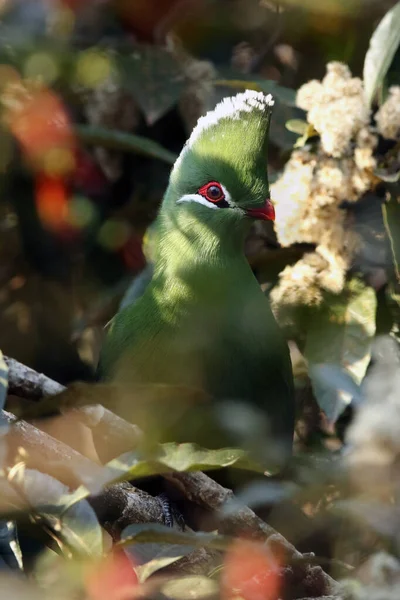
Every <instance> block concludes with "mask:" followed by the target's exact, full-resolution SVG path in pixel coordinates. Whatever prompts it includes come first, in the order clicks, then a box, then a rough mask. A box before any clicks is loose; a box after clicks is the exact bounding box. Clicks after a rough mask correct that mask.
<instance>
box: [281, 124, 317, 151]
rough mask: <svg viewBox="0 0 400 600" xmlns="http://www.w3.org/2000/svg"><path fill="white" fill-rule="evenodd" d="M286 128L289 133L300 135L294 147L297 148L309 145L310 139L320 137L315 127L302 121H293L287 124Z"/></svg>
mask: <svg viewBox="0 0 400 600" xmlns="http://www.w3.org/2000/svg"><path fill="white" fill-rule="evenodd" d="M285 127H286V129H287V130H288V131H291V132H292V133H298V134H299V135H300V137H299V138H297V141H296V143H295V145H294V147H295V148H302V147H303V146H304V145H305V144H306V143H307V140H308V138H310V137H312V136H314V135H318V131H317V130H316V129H315V128H314V126H313V125H311V123H307V122H306V121H303V120H302V119H291V120H290V121H287V123H285Z"/></svg>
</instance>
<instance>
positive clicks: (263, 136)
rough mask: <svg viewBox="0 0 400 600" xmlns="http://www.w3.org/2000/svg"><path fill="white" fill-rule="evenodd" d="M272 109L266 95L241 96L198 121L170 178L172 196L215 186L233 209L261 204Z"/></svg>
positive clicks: (265, 191)
mask: <svg viewBox="0 0 400 600" xmlns="http://www.w3.org/2000/svg"><path fill="white" fill-rule="evenodd" d="M273 105H274V100H273V98H272V96H271V94H268V95H266V94H263V93H262V92H256V91H254V90H247V91H246V92H244V93H241V94H237V95H236V96H232V97H229V98H224V99H223V100H222V101H221V102H219V103H218V104H217V105H216V107H215V108H214V110H212V111H209V112H208V113H207V114H206V115H204V116H203V117H200V119H199V120H198V122H197V125H196V126H195V128H194V129H193V131H192V133H191V135H190V137H189V139H188V140H187V142H186V144H185V146H184V147H183V150H182V152H181V154H180V156H179V158H178V160H177V161H176V163H175V165H174V168H173V170H172V173H171V182H172V184H173V185H175V186H176V195H178V196H179V197H182V196H184V195H185V194H188V193H196V192H197V189H193V190H192V189H191V187H193V188H196V186H197V184H198V183H200V184H206V183H208V182H210V181H214V180H218V181H219V182H220V183H223V184H224V185H225V187H226V188H227V189H228V191H229V192H230V194H231V196H232V197H233V200H234V201H235V202H236V203H239V204H240V202H241V201H242V199H243V202H244V204H245V205H246V204H247V203H252V202H253V203H254V204H255V205H257V204H259V203H260V202H262V201H263V200H265V198H266V197H268V193H269V190H268V179H267V173H266V168H267V148H268V132H269V124H270V119H271V113H272V107H273ZM198 187H201V185H199V186H198Z"/></svg>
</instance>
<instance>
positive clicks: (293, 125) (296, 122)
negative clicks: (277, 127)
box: [285, 119, 309, 135]
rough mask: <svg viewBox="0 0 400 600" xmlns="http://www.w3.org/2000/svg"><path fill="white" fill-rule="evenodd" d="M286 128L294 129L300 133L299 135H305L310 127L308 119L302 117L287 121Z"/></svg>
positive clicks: (294, 131) (293, 130)
mask: <svg viewBox="0 0 400 600" xmlns="http://www.w3.org/2000/svg"><path fill="white" fill-rule="evenodd" d="M285 126H286V129H288V130H289V131H292V132H293V133H298V134H299V135H304V134H305V133H306V131H307V129H308V127H309V124H308V123H307V121H302V119H290V121H288V122H287V123H285Z"/></svg>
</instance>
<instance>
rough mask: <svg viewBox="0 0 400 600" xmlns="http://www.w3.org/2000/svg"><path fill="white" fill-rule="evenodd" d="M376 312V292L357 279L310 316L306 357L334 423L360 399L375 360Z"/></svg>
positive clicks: (323, 405)
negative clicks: (365, 377)
mask: <svg viewBox="0 0 400 600" xmlns="http://www.w3.org/2000/svg"><path fill="white" fill-rule="evenodd" d="M375 312H376V295H375V291H374V290H373V289H372V288H371V287H369V286H367V285H365V284H364V283H363V282H362V281H361V280H359V279H357V278H354V279H352V280H351V281H349V282H348V283H347V284H346V287H345V289H344V291H343V292H342V294H340V295H338V296H333V295H330V296H329V297H326V302H325V303H324V305H323V306H322V307H321V308H320V309H316V311H315V312H313V313H312V315H311V316H310V319H309V321H308V328H307V334H306V343H305V348H304V355H305V357H306V359H307V361H308V366H309V375H310V378H311V382H312V386H313V390H314V393H315V396H316V398H317V400H318V403H319V405H320V407H321V408H322V410H323V411H324V412H325V414H326V415H327V417H328V419H329V420H330V421H335V420H336V419H337V418H338V417H339V415H340V414H341V413H342V411H343V410H344V408H345V407H346V406H347V405H348V404H349V403H350V402H351V401H352V400H353V399H354V400H357V399H358V397H357V396H358V385H359V384H360V383H361V382H362V380H363V378H364V375H365V372H366V369H367V367H368V364H369V361H370V356H371V355H370V352H371V342H372V340H373V336H374V334H375Z"/></svg>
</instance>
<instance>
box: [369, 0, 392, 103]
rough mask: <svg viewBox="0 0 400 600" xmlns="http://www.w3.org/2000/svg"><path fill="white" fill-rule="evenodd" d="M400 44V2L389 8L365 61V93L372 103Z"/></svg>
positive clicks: (373, 38)
mask: <svg viewBox="0 0 400 600" xmlns="http://www.w3.org/2000/svg"><path fill="white" fill-rule="evenodd" d="M399 44H400V2H398V3H397V4H396V5H395V6H394V7H393V8H392V9H391V10H389V11H388V12H387V13H386V14H385V16H384V17H383V19H382V20H381V22H380V23H379V25H378V26H377V28H376V29H375V31H374V33H373V34H372V37H371V40H370V43H369V49H368V51H367V53H366V55H365V61H364V73H363V77H364V93H365V99H366V101H367V103H368V104H372V102H373V100H374V98H375V94H376V92H377V90H378V88H379V87H380V86H381V85H382V83H383V81H384V78H385V75H386V73H387V71H388V69H389V67H390V64H391V62H392V60H393V58H394V55H395V53H396V50H397V48H398V47H399Z"/></svg>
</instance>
